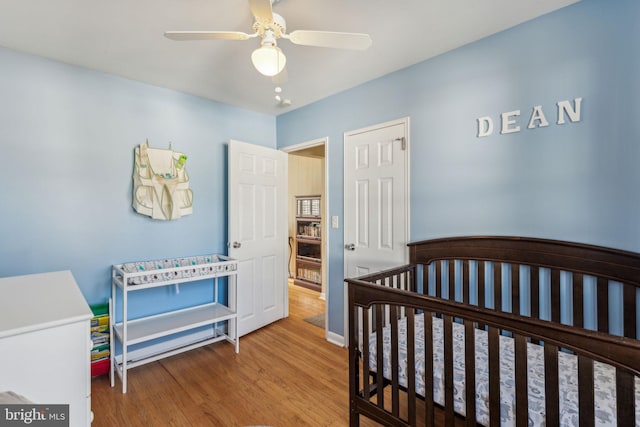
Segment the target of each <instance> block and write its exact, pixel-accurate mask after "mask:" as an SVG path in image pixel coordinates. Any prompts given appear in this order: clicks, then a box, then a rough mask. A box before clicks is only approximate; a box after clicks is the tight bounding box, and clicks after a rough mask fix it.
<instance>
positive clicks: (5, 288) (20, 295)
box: [0, 271, 92, 427]
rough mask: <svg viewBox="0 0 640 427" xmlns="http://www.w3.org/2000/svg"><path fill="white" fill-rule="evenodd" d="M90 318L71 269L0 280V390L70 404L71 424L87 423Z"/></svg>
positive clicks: (89, 387) (89, 382)
mask: <svg viewBox="0 0 640 427" xmlns="http://www.w3.org/2000/svg"><path fill="white" fill-rule="evenodd" d="M91 317H92V313H91V309H90V308H89V306H88V305H87V302H86V301H85V299H84V297H83V295H82V293H81V292H80V289H78V285H77V283H76V281H75V279H74V278H73V275H72V274H71V272H70V271H58V272H53V273H43V274H32V275H26V276H17V277H7V278H0V392H2V391H14V392H16V393H18V394H21V395H23V396H24V397H26V398H27V399H29V400H30V401H32V402H33V403H35V404H69V421H70V426H71V427H76V426H88V425H89V424H90V423H91V371H90V348H91V342H90V341H91V340H90V332H89V327H90V322H91Z"/></svg>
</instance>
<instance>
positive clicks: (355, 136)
mask: <svg viewBox="0 0 640 427" xmlns="http://www.w3.org/2000/svg"><path fill="white" fill-rule="evenodd" d="M408 126H409V122H408V119H404V120H399V121H394V122H389V123H384V124H381V125H378V126H372V127H369V128H366V129H360V130H357V131H353V132H348V133H346V134H345V141H344V146H345V153H344V186H345V188H344V243H345V256H344V259H345V275H346V277H357V276H361V275H363V274H367V273H373V272H376V271H380V270H383V269H386V268H391V267H396V266H399V265H402V264H404V263H406V262H407V261H408V250H407V247H406V244H407V239H408V236H409V146H408Z"/></svg>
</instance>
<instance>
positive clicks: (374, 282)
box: [346, 236, 640, 427]
mask: <svg viewBox="0 0 640 427" xmlns="http://www.w3.org/2000/svg"><path fill="white" fill-rule="evenodd" d="M409 250H410V264H409V265H405V266H401V267H398V268H394V269H391V270H387V271H383V272H380V273H375V274H370V275H367V276H363V277H359V278H353V279H346V282H347V284H348V313H349V336H348V340H349V377H350V381H349V396H350V424H351V426H357V425H359V419H360V416H361V415H363V416H366V417H369V418H371V419H373V420H375V421H377V422H379V423H382V424H384V425H394V426H395V425H411V426H413V425H427V426H432V425H434V411H435V409H434V408H439V409H438V411H439V412H441V413H442V412H443V413H444V419H445V424H446V425H447V426H452V425H454V422H456V423H460V422H461V420H464V423H465V424H466V425H468V426H476V425H486V426H505V425H515V426H518V427H519V426H528V425H541V424H544V425H546V426H558V425H563V426H564V425H579V426H593V425H596V423H597V424H598V425H618V426H633V425H640V415H639V414H640V408H638V405H639V404H640V380H639V379H638V376H640V341H638V339H637V337H638V333H637V329H638V328H637V326H636V325H638V324H639V323H640V320H639V319H640V316H639V314H640V313H638V309H637V305H638V301H640V292H639V291H638V287H639V286H640V254H637V253H632V252H625V251H621V250H616V249H610V248H604V247H597V246H591V245H585V244H578V243H570V242H562V241H555V240H544V239H535V238H523V237H480V236H474V237H454V238H445V239H436V240H429V241H423V242H418V243H412V244H410V245H409ZM417 408H420V409H419V410H418V409H417Z"/></svg>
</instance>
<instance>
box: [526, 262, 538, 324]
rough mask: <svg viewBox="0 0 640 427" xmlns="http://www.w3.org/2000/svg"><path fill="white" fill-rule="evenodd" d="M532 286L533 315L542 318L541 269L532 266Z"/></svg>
mask: <svg viewBox="0 0 640 427" xmlns="http://www.w3.org/2000/svg"><path fill="white" fill-rule="evenodd" d="M529 277H530V278H531V281H530V288H531V317H533V318H534V319H539V318H540V269H539V268H538V267H534V266H531V269H530V270H529Z"/></svg>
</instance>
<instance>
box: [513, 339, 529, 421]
mask: <svg viewBox="0 0 640 427" xmlns="http://www.w3.org/2000/svg"><path fill="white" fill-rule="evenodd" d="M514 338H515V350H516V355H515V378H516V426H517V427H526V426H527V425H528V424H529V400H528V389H527V337H525V336H522V335H517V334H516V335H515V337H514Z"/></svg>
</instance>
